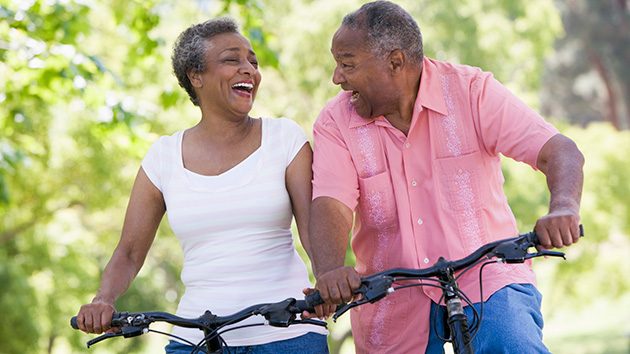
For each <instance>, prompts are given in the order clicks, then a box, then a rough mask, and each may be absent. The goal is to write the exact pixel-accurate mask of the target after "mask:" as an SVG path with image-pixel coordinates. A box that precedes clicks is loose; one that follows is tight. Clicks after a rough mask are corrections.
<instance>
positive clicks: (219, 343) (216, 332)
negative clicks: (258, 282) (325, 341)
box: [70, 294, 327, 354]
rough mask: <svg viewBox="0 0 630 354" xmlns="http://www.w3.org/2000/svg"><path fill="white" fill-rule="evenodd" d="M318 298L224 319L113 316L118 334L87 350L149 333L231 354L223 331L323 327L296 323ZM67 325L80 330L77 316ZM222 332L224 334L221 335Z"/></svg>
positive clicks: (270, 305) (206, 315)
mask: <svg viewBox="0 0 630 354" xmlns="http://www.w3.org/2000/svg"><path fill="white" fill-rule="evenodd" d="M318 298H319V297H318V296H316V295H313V294H309V295H308V296H306V297H305V299H304V300H296V299H294V298H288V299H285V300H283V301H280V302H276V303H264V304H257V305H252V306H249V307H247V308H245V309H243V310H241V311H238V312H236V313H233V314H231V315H227V316H217V315H215V314H213V313H212V312H210V311H206V312H205V313H204V314H203V315H201V316H199V317H197V318H183V317H179V316H175V315H173V314H171V313H168V312H135V313H129V312H115V313H114V314H113V316H112V322H111V326H112V327H118V328H120V330H119V331H118V332H113V333H105V334H102V335H100V336H98V337H96V338H93V339H91V340H89V341H88V342H87V347H88V348H89V347H91V346H92V345H94V344H96V343H98V342H101V341H103V340H105V339H110V338H115V337H124V338H131V337H136V336H140V335H143V334H145V333H148V332H154V333H159V334H162V335H166V336H170V337H174V338H176V339H179V340H180V341H183V342H185V343H187V344H189V345H191V346H193V350H192V352H191V354H194V353H202V352H204V351H203V350H202V348H204V347H205V349H206V350H207V353H213V354H220V353H229V352H230V351H229V348H228V347H227V343H226V342H225V341H224V340H223V338H221V334H222V333H224V332H226V331H232V330H236V329H238V328H243V327H248V326H256V325H265V324H268V325H270V326H274V327H288V326H290V325H294V324H301V323H307V324H313V325H318V326H322V327H326V326H327V324H326V322H323V321H319V320H313V319H297V316H296V315H297V314H301V313H302V312H303V311H308V312H311V313H313V312H314V310H313V307H314V306H317V305H319V304H321V303H323V302H322V300H321V298H319V300H317V299H318ZM318 301H319V302H318ZM256 315H260V316H263V317H265V319H266V323H259V324H249V325H243V326H237V327H232V328H229V329H224V327H225V326H227V325H231V324H235V323H238V322H240V321H243V320H245V319H246V318H249V317H252V316H256ZM154 322H166V323H170V324H172V325H175V326H180V327H186V328H197V329H200V330H202V331H203V332H204V338H203V340H201V341H200V342H199V343H196V344H195V343H192V342H190V341H188V340H185V339H183V338H180V337H177V336H174V335H172V334H170V333H165V332H161V331H157V330H153V329H150V325H151V324H152V323H154ZM70 325H71V326H72V328H74V329H79V327H78V325H77V317H76V316H73V317H72V319H71V320H70ZM222 329H224V330H223V331H221V330H222Z"/></svg>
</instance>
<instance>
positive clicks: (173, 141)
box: [152, 130, 184, 148]
mask: <svg viewBox="0 0 630 354" xmlns="http://www.w3.org/2000/svg"><path fill="white" fill-rule="evenodd" d="M183 133H184V131H183V130H178V131H176V132H175V133H173V134H171V135H161V136H159V137H158V138H157V139H156V140H155V141H154V142H153V144H152V145H153V146H160V147H162V148H172V147H175V146H177V144H178V142H180V141H181V136H182V134H183Z"/></svg>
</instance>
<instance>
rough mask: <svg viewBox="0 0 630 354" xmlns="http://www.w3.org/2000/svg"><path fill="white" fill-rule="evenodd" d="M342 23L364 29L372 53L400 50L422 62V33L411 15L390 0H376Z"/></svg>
mask: <svg viewBox="0 0 630 354" xmlns="http://www.w3.org/2000/svg"><path fill="white" fill-rule="evenodd" d="M341 24H342V26H346V27H349V28H353V29H364V30H366V32H367V43H366V44H367V46H368V48H370V50H371V51H372V53H374V54H375V55H377V56H380V57H385V56H387V55H388V54H389V53H391V52H392V51H393V50H396V49H399V50H401V51H402V52H403V53H405V54H406V55H407V57H409V58H410V59H411V60H412V62H414V63H418V64H420V63H422V58H423V56H424V54H423V51H422V33H421V32H420V27H418V24H417V23H416V21H415V20H414V19H413V17H411V15H410V14H409V13H408V12H407V11H405V9H403V8H402V7H400V6H398V5H396V4H394V3H392V2H389V1H374V2H370V3H367V4H364V5H363V6H361V7H360V8H359V9H358V10H356V11H355V12H352V13H350V14H348V15H346V16H345V17H344V18H343V21H342V23H341Z"/></svg>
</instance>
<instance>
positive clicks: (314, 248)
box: [309, 197, 352, 277]
mask: <svg viewBox="0 0 630 354" xmlns="http://www.w3.org/2000/svg"><path fill="white" fill-rule="evenodd" d="M310 215H311V217H310V220H309V237H310V246H311V247H310V248H311V257H312V259H311V262H312V264H313V273H314V274H315V276H316V277H317V276H319V275H321V274H324V273H326V272H328V271H331V270H333V269H336V268H339V267H342V266H343V265H344V261H345V257H346V248H347V245H348V235H349V233H350V229H351V228H352V210H350V209H349V208H348V207H346V206H345V205H344V204H343V203H341V202H339V201H337V200H335V199H333V198H329V197H319V198H317V199H315V200H314V201H313V204H312V206H311V214H310Z"/></svg>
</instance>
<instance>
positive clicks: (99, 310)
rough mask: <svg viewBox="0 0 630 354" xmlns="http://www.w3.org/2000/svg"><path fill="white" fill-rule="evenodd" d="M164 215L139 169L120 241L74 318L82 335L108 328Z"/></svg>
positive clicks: (156, 194) (157, 195) (158, 196)
mask: <svg viewBox="0 0 630 354" xmlns="http://www.w3.org/2000/svg"><path fill="white" fill-rule="evenodd" d="M165 211H166V207H165V205H164V198H163V196H162V193H161V192H160V191H159V190H158V189H157V188H156V187H155V186H154V185H153V183H151V181H150V180H149V178H148V177H147V175H146V174H145V172H144V170H143V169H142V168H140V170H139V171H138V175H137V176H136V180H135V182H134V185H133V189H132V191H131V196H130V198H129V204H128V206H127V212H126V215H125V221H124V224H123V229H122V233H121V236H120V241H119V242H118V246H116V249H115V250H114V253H113V255H112V258H111V259H110V260H109V262H108V263H107V266H106V267H105V270H104V272H103V277H102V279H101V286H100V288H99V290H98V292H97V294H96V296H95V297H94V299H93V300H92V302H91V303H90V304H86V305H83V306H81V309H80V310H79V313H78V314H77V323H78V325H79V328H80V329H81V330H82V331H85V332H88V333H102V332H103V331H105V330H107V329H109V328H110V323H111V319H112V313H113V312H114V311H115V310H114V302H115V301H116V299H118V297H119V296H120V295H122V294H123V293H124V292H125V291H126V290H127V289H128V288H129V285H130V284H131V282H132V281H133V279H134V278H135V277H136V275H137V274H138V272H139V271H140V268H141V267H142V264H143V263H144V260H145V258H146V256H147V253H148V252H149V248H150V247H151V244H152V243H153V240H154V238H155V233H156V231H157V228H158V226H159V224H160V221H161V220H162V217H163V216H164V213H165Z"/></svg>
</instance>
